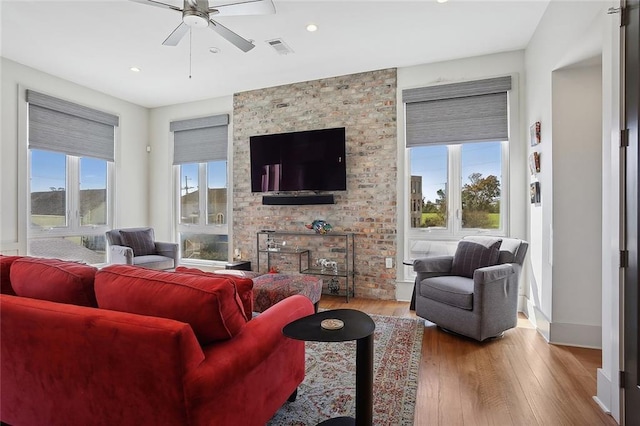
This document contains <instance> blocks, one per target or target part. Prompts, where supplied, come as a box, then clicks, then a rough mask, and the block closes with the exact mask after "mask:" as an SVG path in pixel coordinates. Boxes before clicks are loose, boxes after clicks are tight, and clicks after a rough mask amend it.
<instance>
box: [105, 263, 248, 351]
mask: <svg viewBox="0 0 640 426" xmlns="http://www.w3.org/2000/svg"><path fill="white" fill-rule="evenodd" d="M95 291H96V298H97V300H98V306H99V307H100V308H104V309H111V310H115V311H122V312H131V313H136V314H141V315H150V316H156V317H161V318H170V319H174V320H177V321H182V322H186V323H188V324H189V325H191V328H192V329H193V332H194V333H195V335H196V337H197V338H198V341H199V342H200V344H202V345H206V344H208V343H211V342H215V341H219V340H227V339H230V338H232V337H233V336H235V335H236V334H238V333H239V332H240V331H241V330H242V328H243V327H244V325H245V324H246V322H247V318H246V316H245V314H244V310H243V306H242V301H241V300H240V297H239V295H238V291H237V290H236V286H235V285H234V283H233V281H232V280H231V279H229V278H226V277H210V276H201V275H195V274H181V273H177V272H163V271H154V270H150V269H145V268H137V267H135V266H127V265H111V266H107V267H106V268H104V269H101V270H100V271H98V273H97V274H96V281H95Z"/></svg>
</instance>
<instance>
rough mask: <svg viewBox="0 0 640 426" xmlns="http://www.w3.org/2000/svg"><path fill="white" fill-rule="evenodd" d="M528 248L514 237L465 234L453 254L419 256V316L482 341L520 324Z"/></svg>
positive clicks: (415, 265)
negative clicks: (521, 279) (520, 293)
mask: <svg viewBox="0 0 640 426" xmlns="http://www.w3.org/2000/svg"><path fill="white" fill-rule="evenodd" d="M528 247H529V243H527V242H526V241H523V240H518V239H513V238H502V239H499V238H492V237H465V238H463V239H462V240H461V241H460V242H459V243H458V249H457V250H456V254H455V255H454V256H437V257H430V258H423V259H416V260H415V261H414V262H413V270H414V271H415V272H416V273H417V277H416V281H415V288H414V298H415V310H416V315H418V316H420V317H422V318H424V319H427V320H429V321H431V322H433V323H435V324H437V325H438V326H440V327H441V328H443V329H445V330H450V331H453V332H455V333H457V334H461V335H464V336H467V337H471V338H473V339H476V340H479V341H483V340H485V339H488V338H490V337H496V336H500V335H501V334H502V333H503V332H504V331H505V330H508V329H510V328H513V327H515V326H516V324H517V319H518V280H519V277H520V272H521V271H522V264H523V262H524V258H525V255H526V254H527V249H528ZM483 265H491V266H484V267H483ZM478 266H479V267H478Z"/></svg>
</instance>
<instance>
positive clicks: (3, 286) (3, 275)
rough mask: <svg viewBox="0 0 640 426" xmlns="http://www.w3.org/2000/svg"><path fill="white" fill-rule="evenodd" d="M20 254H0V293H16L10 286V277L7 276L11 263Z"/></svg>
mask: <svg viewBox="0 0 640 426" xmlns="http://www.w3.org/2000/svg"><path fill="white" fill-rule="evenodd" d="M21 258H22V256H3V255H1V254H0V293H2V294H10V295H12V296H15V295H16V292H15V291H13V287H11V278H10V277H9V271H10V270H11V264H12V263H13V262H15V261H16V260H18V259H21Z"/></svg>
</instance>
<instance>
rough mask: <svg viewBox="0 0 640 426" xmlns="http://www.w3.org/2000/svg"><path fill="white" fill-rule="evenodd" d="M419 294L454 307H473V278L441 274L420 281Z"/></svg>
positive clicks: (469, 308)
mask: <svg viewBox="0 0 640 426" xmlns="http://www.w3.org/2000/svg"><path fill="white" fill-rule="evenodd" d="M419 291H420V295H421V296H423V297H428V298H429V299H432V300H435V301H438V302H440V303H445V304H447V305H449V306H455V307H456V308H461V309H467V310H471V309H473V280H472V279H471V278H465V277H460V276H453V275H452V276H441V277H434V278H429V279H427V280H424V281H422V283H420V287H419Z"/></svg>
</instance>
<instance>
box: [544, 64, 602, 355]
mask: <svg viewBox="0 0 640 426" xmlns="http://www.w3.org/2000/svg"><path fill="white" fill-rule="evenodd" d="M601 70H602V63H601V60H600V57H597V60H596V64H595V65H587V66H580V65H579V66H576V67H566V68H562V69H560V70H556V71H554V72H553V76H552V125H553V129H552V138H553V139H552V140H551V141H550V142H551V145H552V146H551V148H552V152H553V163H552V164H549V163H547V164H545V167H550V166H552V167H553V181H552V182H549V181H547V182H544V184H545V185H548V184H550V183H551V184H552V185H553V190H552V196H553V217H552V223H553V241H552V243H553V273H552V275H553V290H552V294H553V305H552V318H553V320H552V325H551V328H550V338H549V340H550V341H551V342H554V343H560V344H563V343H569V344H573V345H579V346H586V347H595V348H600V347H601V339H602V330H601V327H600V325H601V322H602V306H601V276H602V268H601V259H602V238H601V235H602V226H601V224H602V214H601V207H602V71H601Z"/></svg>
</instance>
